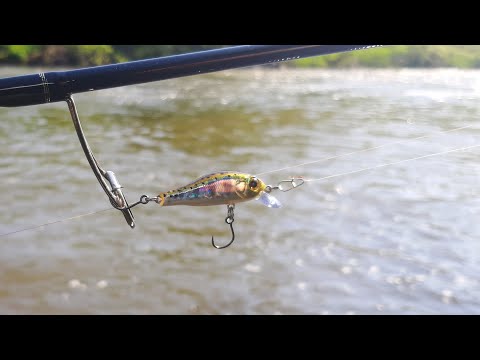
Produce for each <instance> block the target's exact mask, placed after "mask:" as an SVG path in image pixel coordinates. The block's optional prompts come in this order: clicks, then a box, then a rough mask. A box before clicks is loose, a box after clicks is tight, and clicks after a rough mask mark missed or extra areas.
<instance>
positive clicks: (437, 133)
mask: <svg viewBox="0 0 480 360" xmlns="http://www.w3.org/2000/svg"><path fill="white" fill-rule="evenodd" d="M472 126H473V125H465V126H461V127H458V128H454V129H450V130H443V131H439V132H435V133H432V134H427V135H421V136H417V137H414V138H409V139H405V140H398V141H393V142H390V143H386V144H383V145H378V146H373V147H370V148H366V149H362V150H357V151H352V152H349V153H346V154H341V155H336V156H329V157H326V158H323V159H320V160H314V161H309V162H305V163H302V164H298V165H292V166H286V167H283V168H280V169H276V170H270V171H265V172H261V173H258V174H256V176H260V175H265V174H271V173H274V172H278V171H282V170H288V169H293V168H296V167H300V166H305V165H311V164H316V163H319V162H322V161H328V160H334V159H338V158H342V157H347V156H350V155H355V154H360V153H363V152H367V151H371V150H376V149H380V148H383V147H386V146H391V145H398V144H403V143H407V142H409V141H414V140H420V139H426V138H428V137H433V136H437V135H441V134H446V133H449V132H454V131H460V130H464V129H468V128H470V127H472Z"/></svg>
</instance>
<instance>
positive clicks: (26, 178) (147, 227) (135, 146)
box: [0, 68, 480, 314]
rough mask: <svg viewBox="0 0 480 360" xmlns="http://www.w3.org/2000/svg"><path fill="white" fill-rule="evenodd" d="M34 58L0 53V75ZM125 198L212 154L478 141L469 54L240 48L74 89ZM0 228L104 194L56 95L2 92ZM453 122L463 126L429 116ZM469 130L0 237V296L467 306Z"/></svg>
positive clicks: (191, 169) (43, 310) (363, 308)
mask: <svg viewBox="0 0 480 360" xmlns="http://www.w3.org/2000/svg"><path fill="white" fill-rule="evenodd" d="M37 70H38V69H22V68H3V69H1V70H0V77H5V76H11V75H16V74H23V73H31V72H35V71H37ZM75 99H76V103H77V106H78V111H79V114H80V117H81V119H82V122H83V126H84V130H85V132H86V135H87V138H88V139H89V141H90V145H91V147H92V149H93V152H94V153H95V154H96V156H97V158H98V160H99V162H100V163H101V164H102V165H103V167H104V168H106V169H109V170H113V171H114V172H115V173H116V174H117V176H118V179H119V181H120V183H121V184H122V185H123V186H124V192H125V194H126V196H127V199H128V200H129V201H130V202H131V203H132V202H134V201H136V200H137V199H138V198H139V197H140V195H142V194H148V195H155V194H157V193H159V192H162V191H165V190H169V189H170V188H174V187H176V186H179V185H184V184H186V183H188V182H190V181H191V180H193V179H195V178H197V177H199V176H200V175H203V174H206V173H210V172H213V171H217V170H235V171H242V172H248V173H254V174H258V173H262V172H266V171H270V170H275V169H279V168H282V167H285V166H290V165H296V164H300V163H304V162H310V161H315V160H319V159H322V158H326V157H332V156H338V155H342V154H346V153H350V152H354V151H358V150H362V149H367V148H370V147H375V146H380V145H384V144H388V143H391V142H398V141H403V140H406V139H409V138H414V137H418V136H422V135H431V134H436V135H435V136H430V137H427V138H424V139H419V140H411V141H406V142H401V143H397V144H394V145H389V146H384V147H380V148H378V149H376V150H373V151H365V152H361V153H358V154H353V155H350V156H343V157H339V158H336V159H332V160H327V161H322V162H318V163H314V164H311V165H306V166H301V167H296V168H292V169H287V170H283V171H277V172H272V173H268V174H265V175H263V176H260V177H261V178H262V179H263V180H264V181H265V182H267V183H271V184H275V183H276V182H278V181H280V180H283V179H287V178H288V177H289V176H304V177H305V178H321V177H326V176H329V175H335V174H340V173H346V172H352V171H355V170H358V169H362V168H367V167H374V166H377V165H382V164H386V163H391V162H397V161H401V160H404V159H409V158H414V157H419V156H423V155H427V154H433V153H436V152H445V151H448V150H450V149H454V148H460V147H466V146H471V145H476V144H480V123H479V122H478V118H479V115H480V71H474V70H468V71H467V70H454V69H449V70H447V69H435V70H418V69H417V70H407V69H400V70H315V71H313V70H272V69H263V68H254V69H247V70H239V71H226V72H222V73H216V74H207V75H199V76H193V77H187V78H182V79H175V80H167V81H162V82H157V83H151V84H145V85H140V86H130V87H125V88H118V89H112V90H104V91H98V92H93V93H89V94H79V95H76V97H75ZM0 119H1V121H0V140H1V147H0V161H1V165H0V179H1V180H0V201H1V203H2V209H3V211H2V212H1V213H0V233H1V234H4V233H7V232H11V231H15V230H18V229H23V228H26V227H29V226H32V225H37V224H42V223H46V222H50V221H54V220H59V219H64V218H69V217H73V216H76V215H80V214H86V213H90V212H95V211H98V210H103V209H107V208H109V203H108V200H107V198H106V196H105V194H104V193H103V192H102V190H101V188H100V186H99V184H98V183H97V181H96V179H95V177H94V175H93V173H92V171H91V170H90V167H89V166H88V163H87V161H86V159H85V156H84V155H83V152H82V150H81V147H80V144H79V142H78V138H77V137H76V133H75V131H74V129H73V125H72V122H71V120H70V117H69V113H68V110H67V106H66V104H65V103H57V104H49V105H39V106H31V107H23V108H0ZM462 126H469V128H466V129H463V130H459V131H452V132H448V133H439V132H441V131H446V130H449V129H455V128H458V127H462ZM479 155H480V148H473V149H469V150H465V151H459V152H453V153H448V154H443V155H439V156H433V157H427V158H423V159H419V160H416V161H409V162H401V163H398V164H395V165H391V166H385V167H379V168H377V169H375V170H372V171H364V172H359V173H354V174H351V175H345V176H338V177H333V178H330V179H326V180H323V181H317V182H309V183H306V184H305V185H303V186H302V187H299V188H298V189H295V190H294V191H291V192H286V193H275V196H276V197H277V198H278V199H279V200H280V201H281V202H282V203H283V205H284V206H283V207H282V208H280V209H270V208H267V207H264V206H262V205H261V204H260V203H259V202H257V201H251V202H248V203H243V204H238V205H237V206H236V208H235V224H234V228H235V233H236V240H235V242H234V243H233V245H232V246H230V247H229V248H227V249H225V250H216V249H214V248H213V247H212V246H211V244H210V239H211V236H212V235H214V236H215V237H216V240H217V241H218V242H219V243H226V242H228V241H229V239H230V231H229V227H228V226H227V225H226V224H225V222H224V219H225V216H226V207H225V206H213V207H186V206H177V207H166V208H160V207H158V205H156V204H154V203H150V204H148V205H145V206H138V207H136V208H135V209H134V210H133V212H134V215H135V219H136V224H137V226H136V228H135V229H133V230H132V229H130V228H129V227H128V225H127V224H126V222H125V220H124V219H123V216H122V215H121V214H120V213H119V212H118V211H116V210H108V211H104V212H100V213H97V214H94V215H90V216H84V217H79V218H75V219H72V220H68V221H64V222H60V223H56V224H52V225H49V226H44V227H41V228H38V229H34V230H29V231H24V232H19V233H16V234H11V235H4V236H1V237H0V313H6V314H472V313H473V314H478V313H480V283H479V281H480V278H479V275H478V274H479V273H480V241H479V238H480V225H479V224H480V222H479V221H478V217H479V215H480V197H479V195H480V185H479V181H478V179H479V175H480V163H479V161H478V160H479Z"/></svg>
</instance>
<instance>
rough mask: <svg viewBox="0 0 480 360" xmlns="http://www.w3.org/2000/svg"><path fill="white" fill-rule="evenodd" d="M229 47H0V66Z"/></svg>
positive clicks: (93, 61)
mask: <svg viewBox="0 0 480 360" xmlns="http://www.w3.org/2000/svg"><path fill="white" fill-rule="evenodd" d="M223 46H225V45H0V64H20V65H57V66H58V65H72V66H91V65H103V64H110V63H115V62H122V61H128V60H139V59H145V58H152V57H159V56H166V55H172V54H181V53H186V52H192V51H200V50H209V49H214V48H219V47H223Z"/></svg>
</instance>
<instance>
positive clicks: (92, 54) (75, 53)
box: [0, 45, 480, 68]
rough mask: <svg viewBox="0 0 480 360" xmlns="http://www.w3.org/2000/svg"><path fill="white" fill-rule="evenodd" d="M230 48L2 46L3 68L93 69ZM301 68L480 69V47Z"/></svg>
mask: <svg viewBox="0 0 480 360" xmlns="http://www.w3.org/2000/svg"><path fill="white" fill-rule="evenodd" d="M224 46H226V45H0V64H18V65H46V66H93V65H102V64H110V63H115V62H123V61H128V60H138V59H145V58H152V57H159V56H166V55H172V54H181V53H187V52H193V51H200V50H209V49H214V48H219V47H224ZM284 64H285V66H297V67H314V68H323V67H338V68H345V67H458V68H479V67H480V46H479V45H390V46H385V47H380V48H375V49H369V50H361V51H354V52H349V53H340V54H332V55H328V56H317V57H312V58H305V59H299V60H296V61H289V62H286V63H284Z"/></svg>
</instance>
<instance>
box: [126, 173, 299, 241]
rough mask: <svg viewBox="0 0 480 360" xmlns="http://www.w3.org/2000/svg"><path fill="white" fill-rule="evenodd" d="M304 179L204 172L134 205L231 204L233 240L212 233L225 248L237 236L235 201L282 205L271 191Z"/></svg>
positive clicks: (285, 187) (144, 196) (144, 198)
mask: <svg viewBox="0 0 480 360" xmlns="http://www.w3.org/2000/svg"><path fill="white" fill-rule="evenodd" d="M303 183H304V180H303V179H302V178H292V179H290V180H283V181H280V182H279V183H278V185H277V186H272V185H266V184H265V183H264V182H263V181H262V180H260V179H259V178H258V177H256V176H254V175H250V174H245V173H240V172H234V171H220V172H216V173H212V174H208V175H204V176H202V177H200V178H198V179H196V180H195V181H193V182H191V183H189V184H187V185H184V186H181V187H179V188H177V189H174V190H170V191H166V192H163V193H160V194H159V195H158V196H156V197H153V198H150V197H148V196H147V195H143V196H142V197H141V198H140V201H138V202H137V203H135V204H133V205H131V206H130V207H129V208H132V207H134V206H136V205H138V204H147V203H148V202H150V201H155V202H156V203H157V204H159V205H160V206H173V205H187V206H212V205H227V211H228V212H227V217H226V218H225V222H226V223H227V224H228V225H230V229H231V231H232V240H231V241H230V242H229V243H228V244H227V245H224V246H218V245H215V241H214V239H213V236H212V245H213V246H214V247H215V248H217V249H224V248H226V247H228V246H230V245H231V244H232V243H233V241H234V240H235V232H234V231H233V225H232V224H233V221H234V213H233V211H234V209H235V204H236V203H240V202H245V201H249V200H253V199H255V200H259V201H260V203H262V204H263V205H265V206H267V207H270V208H279V207H281V206H282V204H281V203H280V201H278V200H277V198H275V197H274V196H272V195H271V194H270V193H271V192H272V190H277V189H278V190H281V191H289V190H292V189H294V188H296V187H298V186H300V185H302V184H303Z"/></svg>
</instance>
